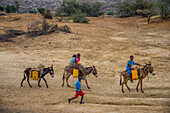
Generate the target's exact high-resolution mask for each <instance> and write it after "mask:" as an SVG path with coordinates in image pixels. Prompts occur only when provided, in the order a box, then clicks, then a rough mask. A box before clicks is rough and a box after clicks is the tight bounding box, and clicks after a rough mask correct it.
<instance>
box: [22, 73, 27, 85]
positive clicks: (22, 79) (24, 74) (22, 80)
mask: <svg viewBox="0 0 170 113" xmlns="http://www.w3.org/2000/svg"><path fill="white" fill-rule="evenodd" d="M25 79H26V76H25V72H24V78H23V79H22V82H21V87H23V85H22V84H23V82H24V80H25Z"/></svg>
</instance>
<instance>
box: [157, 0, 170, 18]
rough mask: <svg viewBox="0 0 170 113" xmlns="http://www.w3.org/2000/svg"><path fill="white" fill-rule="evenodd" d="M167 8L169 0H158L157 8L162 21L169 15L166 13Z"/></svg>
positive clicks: (169, 4)
mask: <svg viewBox="0 0 170 113" xmlns="http://www.w3.org/2000/svg"><path fill="white" fill-rule="evenodd" d="M168 7H170V1H169V0H165V1H162V0H159V2H158V8H159V14H160V16H161V18H162V20H163V19H165V18H166V17H167V16H168V15H169V14H170V12H169V11H168Z"/></svg>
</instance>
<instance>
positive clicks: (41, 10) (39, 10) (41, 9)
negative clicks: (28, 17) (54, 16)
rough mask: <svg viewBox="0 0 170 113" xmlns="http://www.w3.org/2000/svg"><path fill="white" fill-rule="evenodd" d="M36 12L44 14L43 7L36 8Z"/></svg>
mask: <svg viewBox="0 0 170 113" xmlns="http://www.w3.org/2000/svg"><path fill="white" fill-rule="evenodd" d="M37 10H38V12H39V13H40V14H44V13H45V8H37Z"/></svg>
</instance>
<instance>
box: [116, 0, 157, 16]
mask: <svg viewBox="0 0 170 113" xmlns="http://www.w3.org/2000/svg"><path fill="white" fill-rule="evenodd" d="M155 9H156V4H155V2H153V1H148V0H136V1H133V2H127V1H124V2H120V3H119V4H118V15H120V17H129V16H136V15H141V13H140V14H139V13H138V12H139V10H141V11H142V10H143V12H144V11H146V10H148V11H149V12H150V13H151V14H152V15H154V14H155ZM142 16H146V15H142Z"/></svg>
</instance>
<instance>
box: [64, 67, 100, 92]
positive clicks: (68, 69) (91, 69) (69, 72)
mask: <svg viewBox="0 0 170 113" xmlns="http://www.w3.org/2000/svg"><path fill="white" fill-rule="evenodd" d="M85 69H86V72H85V74H86V76H84V75H83V73H82V72H81V71H79V76H82V79H83V80H85V82H86V85H87V88H88V89H90V87H89V85H88V83H87V79H86V77H87V75H89V74H90V73H92V74H93V75H94V76H95V77H96V78H97V77H98V74H97V69H96V68H95V66H92V67H87V68H85ZM65 72H66V74H65ZM72 74H73V68H71V67H69V66H66V67H65V68H64V73H63V78H62V80H63V84H62V87H63V86H64V80H65V78H66V83H67V86H68V87H70V85H69V84H68V79H69V78H70V76H71V75H72Z"/></svg>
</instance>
